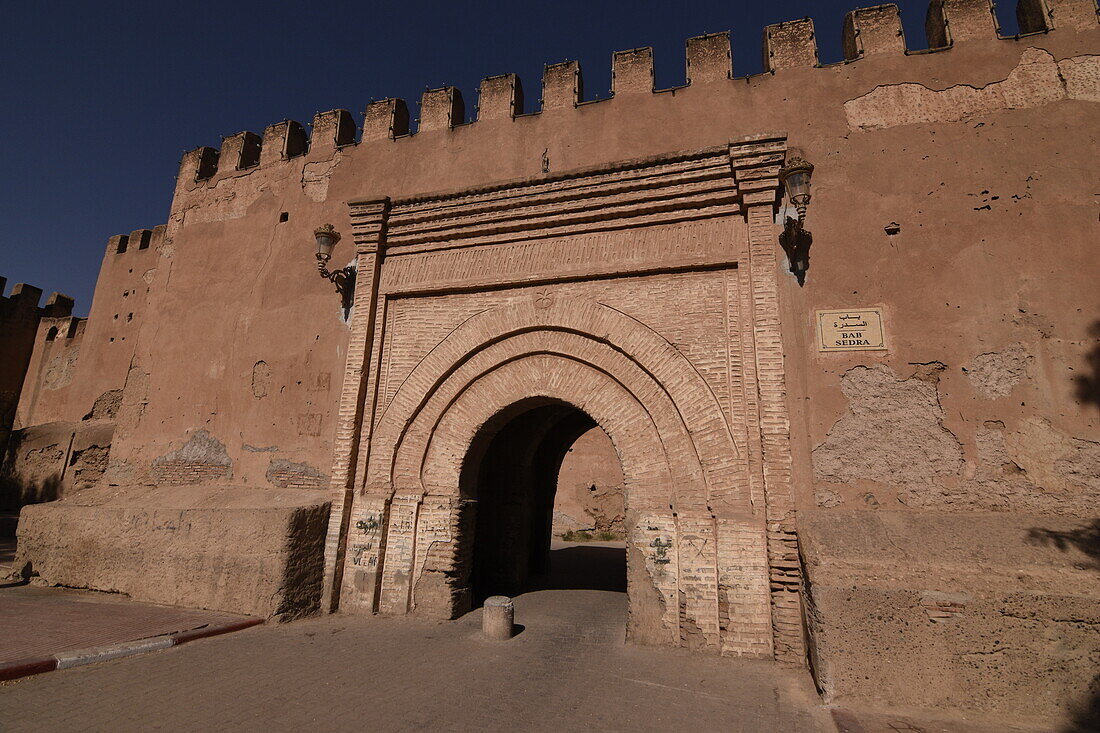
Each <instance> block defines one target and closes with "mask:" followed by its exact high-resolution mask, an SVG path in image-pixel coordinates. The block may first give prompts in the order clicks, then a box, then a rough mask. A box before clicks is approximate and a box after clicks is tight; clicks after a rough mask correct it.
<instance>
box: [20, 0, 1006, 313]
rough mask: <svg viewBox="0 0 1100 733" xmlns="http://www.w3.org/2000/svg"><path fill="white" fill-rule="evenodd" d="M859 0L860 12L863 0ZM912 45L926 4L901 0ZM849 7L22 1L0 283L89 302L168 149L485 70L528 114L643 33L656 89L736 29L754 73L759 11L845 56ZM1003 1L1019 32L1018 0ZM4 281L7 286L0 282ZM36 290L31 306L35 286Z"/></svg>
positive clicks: (740, 64) (595, 87)
mask: <svg viewBox="0 0 1100 733" xmlns="http://www.w3.org/2000/svg"><path fill="white" fill-rule="evenodd" d="M872 4H874V3H873V2H866V3H864V5H872ZM900 5H901V9H902V16H903V23H904V26H905V34H906V39H907V41H908V43H909V47H910V48H924V47H925V46H926V45H927V44H926V42H925V38H924V13H925V9H926V7H927V4H926V2H925V1H924V0H902V1H901V3H900ZM856 6H857V4H856V3H855V2H836V1H835V0H818V1H816V2H812V1H809V0H798V1H796V0H773V1H772V2H768V3H761V2H740V3H739V2H730V1H729V0H726V1H725V2H650V1H649V0H634V1H633V2H605V1H604V0H585V1H584V2H579V1H577V0H553V1H552V2H545V1H544V2H539V3H523V2H450V3H442V2H424V1H422V2H411V3H385V4H383V3H374V2H359V3H354V4H352V3H340V2H327V3H316V2H315V3H305V2H301V3H293V4H292V3H279V2H270V1H269V2H263V3H259V2H236V3H234V2H220V3H215V2H202V1H197V2H147V3H110V2H94V1H90V2H70V1H67V0H66V1H61V2H48V3H47V2H30V3H8V4H7V6H6V7H5V10H4V21H5V22H4V24H3V28H0V59H2V68H3V70H4V74H3V78H2V81H0V85H2V96H0V98H2V99H3V100H4V108H5V114H4V115H3V117H2V119H0V125H2V126H3V130H2V132H3V135H2V139H3V140H4V141H5V143H6V144H5V146H4V150H5V156H4V158H5V164H4V173H3V175H2V176H0V276H4V277H7V278H8V291H10V288H11V286H12V284H14V283H16V282H27V283H30V284H32V285H36V286H38V287H40V288H42V289H43V290H44V291H45V292H46V293H47V294H48V293H49V292H50V291H53V290H59V291H61V292H64V293H67V294H69V295H72V296H73V297H75V298H76V299H77V309H76V312H77V313H78V314H86V313H87V311H88V307H89V305H90V304H91V295H92V290H93V288H94V287H95V278H96V274H97V272H98V268H99V262H100V258H101V256H102V252H103V248H104V246H105V243H106V240H107V237H109V236H111V235H112V234H122V233H128V232H130V231H131V230H133V229H138V228H142V227H153V226H155V225H157V224H161V223H163V222H164V221H165V219H166V218H167V214H168V207H169V204H170V203H171V195H172V187H173V185H174V177H175V174H176V168H177V164H178V161H179V156H180V153H181V152H182V151H183V150H185V149H190V148H194V147H197V146H199V145H210V146H213V147H218V146H219V145H220V144H221V138H222V136H224V135H230V134H232V133H235V132H239V131H241V130H253V131H255V132H257V133H259V132H262V131H263V128H264V127H265V126H266V125H268V124H270V123H272V122H275V121H278V120H281V119H284V118H290V119H295V120H298V121H300V122H302V123H303V124H304V123H308V122H309V121H310V120H311V119H312V116H313V114H314V112H317V111H319V110H327V109H335V108H344V109H348V110H351V111H352V112H353V113H355V114H356V116H357V121H358V120H359V119H361V112H362V110H363V108H364V107H365V105H366V103H367V101H368V100H369V99H371V98H372V97H373V98H376V99H377V98H384V97H402V98H404V99H405V100H406V101H408V102H409V106H410V109H411V111H412V114H413V116H415V115H416V106H415V105H416V102H417V101H418V100H419V98H420V93H421V91H423V89H424V88H425V87H426V86H431V87H438V86H442V85H445V84H447V85H453V86H457V87H459V88H460V89H461V90H462V93H463V96H464V98H465V99H466V107H467V112H468V113H472V111H473V109H474V104H475V103H476V101H477V94H476V90H477V86H478V83H479V81H480V80H481V79H482V78H483V77H486V76H491V75H494V74H503V73H508V72H514V73H518V74H519V75H520V77H521V79H522V80H523V82H524V88H525V91H526V92H527V98H528V110H527V111H532V110H531V105H532V104H533V101H532V100H537V99H538V96H539V95H538V92H539V82H540V79H541V77H542V66H543V64H544V63H553V62H556V61H563V60H565V59H578V60H579V61H580V62H581V67H582V69H583V70H584V79H585V94H586V96H587V97H588V98H593V97H594V96H596V95H599V96H606V95H607V94H608V87H609V80H610V75H611V71H610V66H611V53H612V52H613V51H616V50H622V49H627V48H635V47H638V46H653V47H654V56H655V67H656V76H657V86H658V87H667V86H674V85H676V84H682V83H683V81H684V61H683V47H684V46H683V44H684V39H685V38H687V37H689V36H695V35H700V34H703V33H710V32H715V31H723V30H729V31H731V36H732V41H733V57H734V58H733V61H734V73H735V74H737V75H739V76H740V75H746V74H754V73H758V72H759V71H761V61H760V35H761V30H762V29H763V27H764V26H765V25H767V24H769V23H776V22H780V21H783V20H792V19H795V18H802V17H806V16H807V15H809V16H811V17H813V18H814V21H815V24H816V27H817V34H818V45H819V48H820V54H821V60H822V62H823V63H829V62H833V61H839V60H840V58H841V51H840V32H841V22H842V20H843V17H844V13H845V12H847V11H848V10H850V9H852V8H853V7H856ZM1002 6H1003V7H1000V8H998V14H999V15H1000V17H1001V23H1002V29H1003V32H1005V33H1014V32H1015V31H1016V26H1015V19H1014V17H1013V8H1014V3H1010V2H1004V3H1002ZM5 294H6V293H5ZM43 300H44V299H43Z"/></svg>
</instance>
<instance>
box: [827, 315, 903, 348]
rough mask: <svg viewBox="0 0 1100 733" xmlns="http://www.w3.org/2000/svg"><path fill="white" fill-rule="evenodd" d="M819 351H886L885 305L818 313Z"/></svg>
mask: <svg viewBox="0 0 1100 733" xmlns="http://www.w3.org/2000/svg"><path fill="white" fill-rule="evenodd" d="M817 349H818V351H885V350H886V328H885V326H884V325H883V322H882V308H852V309H850V310H835V311H818V312H817Z"/></svg>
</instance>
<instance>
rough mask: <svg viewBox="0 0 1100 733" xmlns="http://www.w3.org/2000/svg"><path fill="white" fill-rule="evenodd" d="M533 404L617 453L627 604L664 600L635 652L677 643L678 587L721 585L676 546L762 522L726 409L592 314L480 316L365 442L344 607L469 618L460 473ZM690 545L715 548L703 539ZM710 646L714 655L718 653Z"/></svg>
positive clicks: (620, 328) (466, 519)
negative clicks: (507, 418)
mask: <svg viewBox="0 0 1100 733" xmlns="http://www.w3.org/2000/svg"><path fill="white" fill-rule="evenodd" d="M531 398H545V399H548V400H553V401H557V402H561V403H566V404H569V405H572V406H574V407H576V408H577V409H579V410H581V411H583V412H585V413H586V414H588V415H589V416H590V417H591V418H592V419H593V420H594V421H595V422H596V423H597V424H598V425H600V426H601V427H602V428H603V429H604V431H605V432H606V433H607V434H608V436H609V437H610V438H611V441H612V443H613V445H614V446H615V450H616V452H617V453H618V455H619V458H620V462H621V464H622V468H623V475H624V480H625V490H626V502H627V508H628V518H627V523H628V527H632V542H633V543H634V544H637V545H638V547H639V551H638V552H634V551H632V552H630V553H629V554H628V558H629V560H628V564H629V568H628V573H629V577H628V595H631V596H632V595H633V594H635V593H647V594H650V595H652V594H653V592H654V590H656V592H657V593H658V594H659V595H660V596H661V604H660V607H661V608H662V609H663V611H662V612H661V614H659V617H657V618H649V619H648V620H646V619H644V618H643V619H642V620H643V621H644V622H645V623H639V624H635V623H634V618H635V615H634V614H632V616H631V618H632V625H631V634H632V637H633V638H634V639H635V640H639V641H648V642H651V643H663V644H680V643H682V641H681V626H682V625H683V624H685V623H686V624H688V625H689V626H692V627H694V626H696V625H698V624H696V622H695V621H694V620H693V619H692V618H691V617H692V614H693V613H695V611H694V610H693V609H692V608H690V607H688V608H685V607H684V604H683V603H682V602H681V598H680V596H681V595H682V593H681V591H682V590H683V588H682V587H681V586H682V585H683V584H684V583H689V584H690V583H697V584H698V583H701V584H703V585H707V584H715V583H716V579H714V578H713V577H709V578H708V577H704V578H702V579H700V578H699V577H698V573H697V572H696V571H694V570H693V568H692V565H691V563H690V562H687V561H686V559H685V562H684V563H682V564H681V563H679V562H678V561H677V557H678V549H677V546H676V544H677V543H676V542H675V541H674V540H673V538H674V537H678V536H683V537H686V538H690V537H694V536H695V535H692V534H691V532H702V533H703V535H706V533H707V532H708V531H709V532H710V533H711V535H712V536H711V540H713V539H714V538H713V534H714V529H713V528H714V527H715V526H716V525H715V523H716V522H717V521H719V518H723V517H724V518H735V519H738V520H740V521H742V522H745V521H749V522H752V521H754V520H753V513H754V507H753V506H752V504H751V501H750V498H749V497H750V494H749V489H748V479H747V475H746V472H745V471H744V470H743V468H742V469H739V466H743V461H742V462H740V463H739V458H742V457H743V456H741V453H740V451H739V450H738V447H737V445H736V443H735V441H734V439H733V435H732V433H731V430H730V427H729V423H728V422H727V420H726V417H725V415H724V414H723V412H722V409H721V406H720V403H719V401H718V399H717V397H716V396H715V394H714V393H713V392H712V390H711V389H710V387H709V386H708V385H707V384H706V382H705V380H704V379H703V377H702V375H701V374H700V373H699V372H698V371H697V370H696V369H695V368H694V367H693V366H692V365H691V364H690V363H689V362H688V360H687V359H686V358H685V357H684V356H683V355H682V354H681V353H680V352H679V351H678V350H677V349H676V348H675V347H674V346H673V345H672V344H670V343H669V342H668V341H667V340H665V339H664V338H662V337H661V336H659V335H658V334H657V333H655V332H654V331H653V330H651V329H650V328H648V327H647V326H645V325H643V324H642V323H640V322H638V321H637V320H636V319H634V318H631V317H630V316H627V315H626V314H624V313H622V312H620V311H617V310H615V309H613V308H610V307H608V306H605V305H602V304H599V303H596V302H594V301H589V300H568V301H556V302H553V303H551V304H549V305H547V304H546V303H544V302H543V303H537V302H535V301H534V300H532V301H526V302H522V303H519V304H514V305H510V306H507V307H502V308H496V309H491V310H487V311H483V312H481V313H478V314H476V315H474V316H472V317H471V318H469V319H468V320H466V321H465V322H464V323H462V324H461V325H459V326H458V327H457V328H455V329H454V330H453V331H452V332H451V333H450V334H449V335H448V336H447V337H446V338H445V339H443V341H441V342H440V343H439V344H438V345H437V346H436V347H435V348H433V349H432V350H431V351H430V352H429V353H428V354H427V355H425V356H424V357H423V358H422V359H421V361H420V362H419V363H418V364H417V365H416V366H415V367H414V368H413V370H412V371H411V372H410V374H409V375H408V377H406V378H405V380H404V381H403V382H402V383H401V385H400V386H399V387H398V389H397V391H396V393H395V394H394V397H393V399H392V400H391V401H390V403H389V404H388V405H387V406H386V408H385V410H384V411H383V413H382V415H381V417H380V418H379V420H378V423H377V425H376V428H375V430H374V431H373V435H372V436H371V455H370V457H369V460H368V465H367V470H366V476H365V480H364V484H363V486H362V488H361V490H360V491H358V492H357V493H356V496H355V498H354V500H353V506H352V510H351V512H352V516H351V518H350V521H349V527H350V528H349V541H348V552H347V553H346V556H345V571H344V573H343V576H344V582H343V585H342V587H341V590H340V598H341V605H346V606H351V607H358V608H367V609H370V610H379V611H382V612H387V613H408V612H417V613H426V614H428V615H433V616H450V615H454V614H455V613H458V612H461V611H462V610H463V609H464V607H465V606H464V604H468V601H469V599H468V595H466V592H467V590H468V589H465V588H463V587H462V583H463V580H462V578H463V572H462V570H461V568H462V567H463V563H465V562H468V559H469V554H470V551H471V547H470V544H471V542H472V528H471V522H472V520H471V517H470V514H471V513H472V511H476V507H473V506H471V504H473V502H469V501H468V497H463V496H462V491H461V486H460V479H461V472H462V465H463V460H464V459H465V457H466V455H467V453H468V452H469V451H470V448H471V445H472V444H473V442H474V440H475V438H476V436H477V435H478V432H479V431H480V430H481V428H482V426H484V425H486V423H488V422H489V421H490V420H492V419H493V418H494V416H495V415H498V414H500V413H501V411H503V410H506V409H507V408H508V407H509V406H511V405H514V404H516V403H518V402H521V401H523V400H528V399H531ZM757 519H758V518H757ZM700 527H701V528H702V529H692V528H700ZM707 527H710V528H711V529H710V530H707V529H706V528H707ZM634 535H637V536H634ZM701 536H702V535H701ZM692 541H694V542H696V543H697V544H699V543H700V542H701V545H702V546H706V541H707V539H706V537H705V536H702V540H698V541H697V540H692ZM383 546H384V547H385V551H384V552H383V551H382V547H383ZM713 546H714V543H713V542H711V547H712V548H713ZM696 560H698V559H697V558H696ZM715 562H716V560H715V558H709V559H708V560H707V564H708V565H710V566H713V565H714V564H715ZM681 565H682V567H681ZM681 575H683V577H681ZM691 595H692V597H693V598H696V597H700V594H699V593H692V594H691ZM703 596H705V594H703ZM689 605H690V604H689ZM704 605H705V602H704ZM704 610H705V609H704ZM639 618H642V617H641V616H639ZM717 633H718V632H717V629H713V631H712V633H711V635H710V637H709V638H708V639H707V640H706V643H709V644H714V645H716V644H717V643H718V641H717Z"/></svg>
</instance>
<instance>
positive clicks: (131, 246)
mask: <svg viewBox="0 0 1100 733" xmlns="http://www.w3.org/2000/svg"><path fill="white" fill-rule="evenodd" d="M165 230H166V227H165V225H164V224H161V225H159V226H155V227H153V228H152V229H135V230H134V231H132V232H130V233H129V234H115V235H114V236H112V237H109V238H108V239H107V254H108V255H121V254H126V253H127V252H131V253H132V252H142V251H144V250H149V249H151V250H154V251H155V250H156V249H157V247H158V246H160V244H161V243H162V242H163V240H164V233H165Z"/></svg>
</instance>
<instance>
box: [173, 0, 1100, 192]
mask: <svg viewBox="0 0 1100 733" xmlns="http://www.w3.org/2000/svg"><path fill="white" fill-rule="evenodd" d="M1016 14H1017V17H1018V19H1019V23H1020V34H1019V35H1027V34H1033V33H1050V32H1055V31H1063V30H1064V31H1068V32H1071V33H1076V32H1081V31H1085V30H1089V29H1092V28H1096V27H1097V25H1098V17H1097V4H1096V0H1018V2H1017V8H1016ZM925 25H926V31H927V35H928V39H929V45H930V48H928V49H920V50H919V51H918V52H919V53H921V54H928V53H950V51H951V49H953V48H955V47H957V46H959V45H963V46H965V47H973V46H974V45H976V44H979V43H986V44H997V43H1007V42H1011V41H1012V40H1014V39H1016V38H1018V37H1019V35H1018V36H1013V37H1011V38H1007V37H1005V36H1002V35H1001V34H1000V31H999V28H998V23H997V18H996V15H995V14H994V12H993V2H992V0H930V2H929V5H928V12H927V16H926V24H925ZM841 40H842V49H843V55H844V60H843V61H842V62H840V63H841V64H850V63H860V62H862V61H863V60H864V59H873V58H889V57H900V56H905V55H907V54H912V53H914V52H915V51H914V49H910V48H908V46H907V44H906V39H905V34H904V31H903V28H902V23H901V15H900V12H899V10H898V7H897V5H895V4H893V3H890V4H884V5H876V6H872V7H867V8H858V9H856V10H852V11H850V12H849V13H847V15H846V16H845V18H844V23H843V29H842V39H841ZM762 51H763V63H764V72H765V74H770V75H781V74H784V73H786V72H788V71H791V70H795V69H805V68H813V67H819V66H821V65H822V64H821V63H820V61H819V58H818V44H817V36H816V31H815V28H814V21H813V20H812V19H810V18H804V19H801V20H792V21H788V22H784V23H776V24H774V25H769V26H767V27H766V28H764V32H763V39H762ZM731 58H732V54H731V47H730V35H729V33H727V32H722V33H712V34H707V35H702V36H696V37H693V38H689V39H687V41H686V43H685V55H684V59H685V66H686V84H685V86H686V87H688V88H691V87H700V86H703V85H708V86H707V88H708V89H716V88H718V87H717V85H719V84H723V83H727V84H728V83H732V81H733V80H734V79H735V77H734V69H733V68H732V61H731ZM829 66H835V65H833V64H829ZM611 67H612V68H611V72H612V73H611V97H610V99H604V100H601V101H600V103H601V104H607V103H610V104H614V103H615V102H614V100H615V99H616V98H618V99H638V98H639V97H640V96H641V95H646V94H654V93H656V92H657V91H658V90H655V89H654V73H653V49H652V48H649V47H644V48H635V49H629V50H625V51H617V52H615V53H613V54H612V57H611ZM894 82H896V80H894V79H892V80H891V83H894ZM768 83H770V82H768V81H767V80H766V79H762V80H760V85H766V84H768ZM865 91H866V90H865V89H861V90H860V93H863V92H865ZM538 103H539V109H537V110H531V111H528V110H527V109H525V95H524V89H523V84H522V82H521V80H520V78H519V77H518V76H517V75H516V74H500V75H497V76H490V77H487V78H485V79H484V80H482V82H481V84H480V87H479V89H478V101H477V107H476V109H477V113H476V117H475V119H474V120H473V122H471V123H467V121H466V103H465V100H464V99H463V96H462V93H461V91H460V90H458V89H457V88H455V87H452V86H443V87H438V88H434V89H427V90H425V91H424V93H423V94H422V96H421V99H420V105H419V116H418V119H417V121H416V124H415V126H414V127H415V129H412V127H411V126H410V118H411V116H410V111H409V106H408V104H407V103H406V102H405V101H404V100H402V99H383V100H378V101H371V102H370V104H369V105H367V108H366V110H365V112H364V115H363V125H362V130H361V132H360V131H357V130H356V124H355V121H354V119H353V117H352V115H351V113H350V112H348V111H347V110H331V111H328V112H321V113H318V114H317V115H316V116H315V117H314V119H313V123H312V126H311V127H312V132H311V133H310V134H308V135H307V132H306V128H305V127H303V126H302V125H301V124H299V123H297V122H294V121H293V120H283V121H282V122H277V123H275V124H273V125H270V126H268V127H267V128H266V129H265V130H264V131H263V134H262V135H257V134H255V133H253V132H248V131H245V132H240V133H237V134H235V135H230V136H228V137H226V138H225V139H224V140H223V141H222V145H221V148H220V149H219V150H215V149H213V148H208V147H200V148H196V149H194V150H190V151H188V152H186V153H184V155H183V159H182V161H181V163H180V175H179V179H178V183H177V187H178V189H177V190H190V189H191V188H193V187H195V185H196V184H197V183H201V182H204V181H209V180H215V182H216V180H219V179H220V178H222V177H225V176H232V175H238V174H240V175H243V174H244V173H243V172H248V171H250V170H252V169H254V168H256V167H260V168H263V167H265V166H276V165H279V164H283V163H286V162H288V161H291V160H294V159H297V158H305V159H309V160H321V159H327V158H331V157H332V156H333V155H335V153H336V151H339V150H341V149H342V148H344V147H346V146H352V145H356V144H357V143H359V142H366V143H375V142H378V141H383V140H397V139H401V138H405V137H408V136H409V135H411V134H417V135H419V134H441V133H452V132H453V133H455V134H457V132H458V130H456V128H459V127H462V128H466V127H471V126H477V125H479V124H499V123H500V122H503V121H511V120H514V119H515V118H517V117H520V116H524V117H527V116H531V115H539V114H543V113H549V114H559V113H561V112H562V111H563V110H570V109H575V108H577V107H578V106H579V105H582V104H588V103H589V102H586V100H585V98H584V79H583V75H582V73H581V67H580V64H579V63H578V62H576V61H563V62H560V63H554V64H548V65H546V66H545V67H544V70H543V77H542V93H541V95H540V97H539V100H538ZM357 133H359V134H358V137H357Z"/></svg>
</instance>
